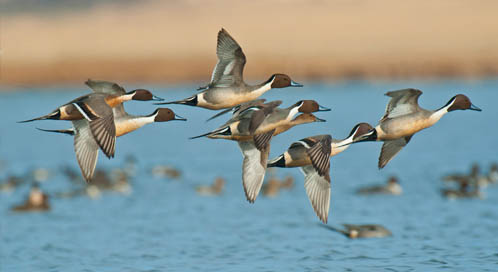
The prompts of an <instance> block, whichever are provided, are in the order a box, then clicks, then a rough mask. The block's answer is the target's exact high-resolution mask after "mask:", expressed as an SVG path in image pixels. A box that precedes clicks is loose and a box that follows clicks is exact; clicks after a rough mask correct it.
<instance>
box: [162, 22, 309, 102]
mask: <svg viewBox="0 0 498 272" xmlns="http://www.w3.org/2000/svg"><path fill="white" fill-rule="evenodd" d="M216 55H217V56H218V62H217V63H216V67H215V68H214V71H213V74H212V76H211V82H210V83H209V84H208V85H206V86H203V87H200V88H199V89H198V90H203V91H202V92H200V93H198V94H196V95H194V96H191V97H189V98H186V99H183V100H179V101H173V102H166V103H158V104H161V105H162V104H183V105H189V106H196V107H202V108H206V109H211V110H219V109H226V108H232V107H235V106H237V105H239V104H241V103H244V102H247V101H251V100H254V99H256V98H258V97H259V96H261V95H262V94H264V93H265V92H267V91H269V90H270V89H273V88H285V87H302V86H303V85H301V84H299V83H296V82H294V81H292V80H291V79H290V77H289V76H288V75H285V74H274V75H272V76H271V77H270V78H269V79H268V80H267V81H265V82H263V83H261V84H258V85H248V84H246V83H245V82H244V80H243V76H242V72H243V70H244V65H245V64H246V56H245V55H244V52H242V48H241V47H240V46H239V44H238V43H237V42H236V41H235V40H234V39H233V38H232V37H231V36H230V34H228V32H227V31H226V30H225V29H223V28H222V29H221V30H220V31H219V32H218V42H217V47H216Z"/></svg>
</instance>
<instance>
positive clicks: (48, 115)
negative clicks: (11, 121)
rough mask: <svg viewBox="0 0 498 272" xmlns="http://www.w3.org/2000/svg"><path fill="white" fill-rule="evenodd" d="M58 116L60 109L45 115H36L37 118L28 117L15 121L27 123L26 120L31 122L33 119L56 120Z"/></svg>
mask: <svg viewBox="0 0 498 272" xmlns="http://www.w3.org/2000/svg"><path fill="white" fill-rule="evenodd" d="M59 117H60V111H59V110H56V111H53V112H51V113H49V114H47V115H43V116H41V117H37V118H33V119H29V120H24V121H18V122H17V123H27V122H33V121H38V120H46V119H55V120H58V119H59Z"/></svg>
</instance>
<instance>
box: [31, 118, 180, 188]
mask: <svg viewBox="0 0 498 272" xmlns="http://www.w3.org/2000/svg"><path fill="white" fill-rule="evenodd" d="M122 114H123V115H122V116H120V115H116V118H115V121H114V125H115V129H116V132H115V135H116V136H115V137H120V136H123V135H125V134H127V133H130V132H132V131H134V130H136V129H138V128H140V127H142V126H144V125H146V124H150V123H154V122H167V121H171V120H182V121H185V120H186V119H184V118H181V117H179V118H176V117H178V115H176V114H175V113H174V112H173V111H172V110H170V109H168V108H159V109H156V110H155V111H154V112H153V113H152V114H150V115H144V116H135V115H129V114H127V113H126V112H125V111H124V110H123V111H122ZM38 129H39V130H42V131H47V132H56V133H64V134H68V135H73V136H74V151H75V153H76V159H77V160H78V164H79V166H80V168H81V173H82V174H83V177H84V178H85V180H86V181H87V182H90V181H91V180H92V177H93V172H94V170H95V167H96V165H97V159H98V149H99V146H98V145H97V142H96V141H95V139H94V137H92V134H91V132H90V130H91V128H90V126H89V125H88V123H87V122H86V121H85V120H77V121H73V128H71V129H63V130H50V129H41V128H38Z"/></svg>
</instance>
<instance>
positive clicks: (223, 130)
mask: <svg viewBox="0 0 498 272" xmlns="http://www.w3.org/2000/svg"><path fill="white" fill-rule="evenodd" d="M231 133H232V132H231V130H230V127H229V126H226V127H222V128H219V129H217V130H215V131H211V132H208V133H204V134H201V135H198V136H194V137H190V138H189V139H191V140H192V139H197V138H201V137H205V136H214V135H230V134H231Z"/></svg>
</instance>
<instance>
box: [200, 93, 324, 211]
mask: <svg viewBox="0 0 498 272" xmlns="http://www.w3.org/2000/svg"><path fill="white" fill-rule="evenodd" d="M274 102H277V103H274ZM274 102H270V103H267V104H266V105H267V106H265V107H263V108H258V109H252V110H248V111H247V112H246V113H241V114H240V115H239V116H238V117H237V118H235V120H229V121H228V122H227V123H226V124H225V125H224V126H222V127H221V128H219V129H217V130H215V131H213V132H210V133H206V134H203V135H200V136H196V137H193V138H198V137H202V136H207V137H209V138H214V139H217V138H220V139H227V140H234V141H237V143H238V144H239V147H240V149H241V151H242V155H243V157H244V161H243V164H242V182H243V185H244V191H245V193H246V197H247V200H248V201H249V202H251V203H253V202H254V201H255V200H256V197H257V196H258V194H259V191H260V189H261V186H262V184H263V180H264V176H265V172H266V164H267V160H268V154H269V152H270V141H271V139H272V137H273V136H275V135H278V134H280V133H282V132H284V131H287V130H288V129H290V128H291V127H293V126H295V125H298V124H304V123H311V122H323V121H325V120H322V119H319V118H317V117H316V116H314V115H313V114H311V113H303V114H301V115H299V116H298V117H296V118H294V119H292V117H293V116H294V115H296V113H298V112H299V111H300V110H304V109H306V111H309V110H310V109H308V108H307V106H304V105H305V104H306V105H307V104H311V102H303V101H301V102H298V103H296V104H295V105H294V106H291V107H289V108H287V109H280V110H276V107H277V106H278V105H280V101H274ZM315 103H316V102H315ZM316 105H317V106H316V108H315V109H314V110H313V111H318V110H319V107H318V103H316Z"/></svg>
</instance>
